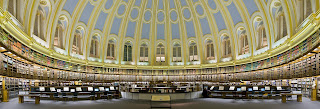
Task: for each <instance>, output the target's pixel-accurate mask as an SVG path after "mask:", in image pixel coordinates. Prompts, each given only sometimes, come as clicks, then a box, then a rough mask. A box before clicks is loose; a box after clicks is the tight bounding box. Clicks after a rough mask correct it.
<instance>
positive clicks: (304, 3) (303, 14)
mask: <svg viewBox="0 0 320 109" xmlns="http://www.w3.org/2000/svg"><path fill="white" fill-rule="evenodd" d="M311 2H312V0H296V5H297V7H296V9H297V10H298V13H299V14H298V15H299V22H298V25H299V24H300V23H301V22H302V21H303V20H304V19H306V18H307V17H308V16H309V15H310V14H311V13H312V4H311Z"/></svg>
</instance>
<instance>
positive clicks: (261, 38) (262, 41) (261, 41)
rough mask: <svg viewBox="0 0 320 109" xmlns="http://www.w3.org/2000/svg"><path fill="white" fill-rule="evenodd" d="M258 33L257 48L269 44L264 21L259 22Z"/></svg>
mask: <svg viewBox="0 0 320 109" xmlns="http://www.w3.org/2000/svg"><path fill="white" fill-rule="evenodd" d="M256 35H257V42H258V43H257V50H258V49H261V48H264V47H266V46H268V41H267V35H266V30H265V28H264V25H263V22H261V23H260V24H259V26H258V27H257V30H256Z"/></svg>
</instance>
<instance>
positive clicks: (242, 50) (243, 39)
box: [238, 28, 250, 55]
mask: <svg viewBox="0 0 320 109" xmlns="http://www.w3.org/2000/svg"><path fill="white" fill-rule="evenodd" d="M238 38H239V55H243V54H247V53H249V52H250V49H249V48H250V47H249V42H248V36H247V31H246V30H244V28H239V29H238Z"/></svg>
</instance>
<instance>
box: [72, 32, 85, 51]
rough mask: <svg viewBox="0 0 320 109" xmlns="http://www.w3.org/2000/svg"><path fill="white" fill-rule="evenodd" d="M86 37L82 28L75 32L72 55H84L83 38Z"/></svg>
mask: <svg viewBox="0 0 320 109" xmlns="http://www.w3.org/2000/svg"><path fill="white" fill-rule="evenodd" d="M83 35H84V30H83V29H82V28H78V29H76V31H75V34H74V37H73V43H72V53H73V54H78V55H82V54H83V52H82V47H83V45H82V38H83Z"/></svg>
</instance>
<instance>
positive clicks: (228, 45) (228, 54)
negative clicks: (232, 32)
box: [222, 36, 231, 58]
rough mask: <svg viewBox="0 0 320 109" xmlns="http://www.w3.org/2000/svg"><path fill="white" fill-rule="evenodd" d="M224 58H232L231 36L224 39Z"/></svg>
mask: <svg viewBox="0 0 320 109" xmlns="http://www.w3.org/2000/svg"><path fill="white" fill-rule="evenodd" d="M222 53H223V54H222V57H223V58H227V57H231V43H230V38H229V36H224V37H223V39H222Z"/></svg>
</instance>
